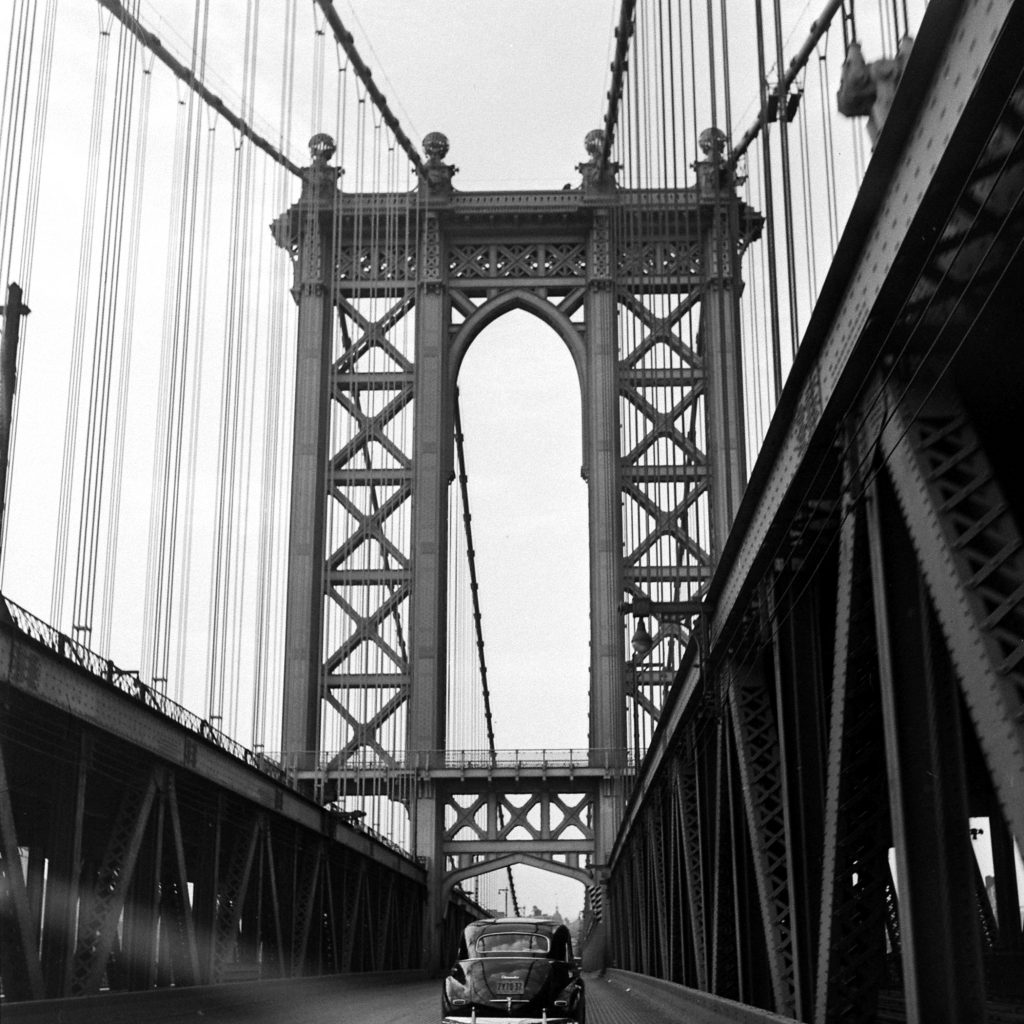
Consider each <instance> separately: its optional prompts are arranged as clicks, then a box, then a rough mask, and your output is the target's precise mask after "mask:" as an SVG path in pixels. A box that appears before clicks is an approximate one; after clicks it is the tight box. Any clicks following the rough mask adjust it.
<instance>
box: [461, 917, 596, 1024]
mask: <svg viewBox="0 0 1024 1024" xmlns="http://www.w3.org/2000/svg"><path fill="white" fill-rule="evenodd" d="M441 1012H442V1015H443V1017H444V1020H445V1021H446V1022H452V1024H455V1022H458V1024H465V1022H470V1021H475V1020H478V1019H480V1020H482V1019H483V1018H487V1017H502V1018H504V1019H505V1020H506V1021H508V1020H512V1021H522V1022H527V1021H529V1022H531V1024H532V1022H535V1021H547V1024H565V1022H568V1021H573V1022H576V1024H584V1022H585V1021H586V1004H585V1001H584V992H583V978H582V977H581V976H580V970H579V967H578V966H577V964H576V961H575V960H574V958H573V955H572V940H571V939H570V937H569V929H568V928H566V927H565V925H564V924H558V923H557V922H555V921H550V920H548V919H547V918H543V917H501V918H486V919H484V920H482V921H474V922H473V923H472V924H471V925H469V926H468V927H467V928H466V930H465V932H463V935H462V940H461V942H460V943H459V953H458V960H457V962H456V963H455V966H454V967H452V969H451V970H450V971H449V972H448V976H447V977H446V978H445V979H444V990H443V992H442V995H441Z"/></svg>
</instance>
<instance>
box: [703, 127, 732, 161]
mask: <svg viewBox="0 0 1024 1024" xmlns="http://www.w3.org/2000/svg"><path fill="white" fill-rule="evenodd" d="M726 142H728V139H726V137H725V132H723V131H722V129H721V128H705V129H704V131H702V132H701V133H700V136H699V138H698V139H697V143H698V145H699V146H700V151H701V152H702V153H703V154H704V155H705V156H707V157H712V158H714V157H722V156H724V155H725V145H726Z"/></svg>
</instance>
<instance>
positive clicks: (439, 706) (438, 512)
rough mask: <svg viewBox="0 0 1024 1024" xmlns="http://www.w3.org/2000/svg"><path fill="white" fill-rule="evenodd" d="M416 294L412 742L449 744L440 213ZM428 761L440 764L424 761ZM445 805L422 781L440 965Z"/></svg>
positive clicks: (433, 956) (424, 249) (446, 305)
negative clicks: (442, 812)
mask: <svg viewBox="0 0 1024 1024" xmlns="http://www.w3.org/2000/svg"><path fill="white" fill-rule="evenodd" d="M419 244H420V253H421V256H420V260H421V266H422V268H423V270H422V272H421V277H420V282H419V290H418V293H417V302H416V310H415V313H416V362H415V383H414V387H415V409H414V421H413V431H414V436H413V484H412V487H413V495H414V497H413V506H412V541H411V558H412V574H413V575H412V594H411V598H410V604H409V615H410V629H409V634H410V640H411V650H410V658H411V662H412V664H411V673H412V681H411V686H410V690H409V713H408V714H409V717H408V738H407V749H408V750H414V751H440V750H443V749H444V746H445V706H446V704H445V699H446V687H447V678H446V665H447V639H446V623H445V612H446V608H447V597H446V595H447V590H448V532H447V524H448V483H449V479H450V476H451V471H452V457H453V454H452V448H453V441H452V437H453V430H454V411H453V405H452V402H453V398H454V396H453V395H451V394H450V393H449V386H448V382H449V379H450V377H449V371H448V360H449V351H448V334H449V326H450V322H451V303H450V300H449V296H448V293H447V288H446V286H445V261H444V260H443V259H442V253H443V252H444V246H445V242H444V234H443V232H442V229H441V224H440V221H439V219H438V217H437V215H436V214H431V213H428V214H426V215H425V216H424V217H423V224H422V235H421V238H420V243H419ZM424 767H428V768H430V767H435V766H434V765H429V764H428V765H424ZM441 827H442V820H441V811H440V808H439V796H438V793H437V790H436V787H435V786H434V784H433V783H432V782H430V781H429V780H424V781H422V782H420V783H419V784H418V786H417V792H416V796H415V807H414V810H413V815H412V828H413V849H414V852H415V854H416V856H417V857H419V858H421V863H424V864H425V865H426V867H427V873H428V884H427V893H428V895H427V909H426V914H425V916H424V925H423V927H424V935H423V963H424V966H426V967H429V968H432V969H434V970H438V969H439V968H440V960H439V957H440V955H441V937H442V932H443V928H444V908H443V907H442V906H441V902H440V900H441V887H442V883H443V879H444V858H443V855H442V852H441Z"/></svg>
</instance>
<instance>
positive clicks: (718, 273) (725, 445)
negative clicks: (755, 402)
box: [700, 187, 747, 562]
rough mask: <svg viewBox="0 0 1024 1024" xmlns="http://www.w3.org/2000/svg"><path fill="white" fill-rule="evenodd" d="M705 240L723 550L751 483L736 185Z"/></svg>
mask: <svg viewBox="0 0 1024 1024" xmlns="http://www.w3.org/2000/svg"><path fill="white" fill-rule="evenodd" d="M716 200H717V204H716V205H717V206H718V208H717V209H716V210H715V212H714V214H713V217H712V221H711V226H710V228H709V230H708V233H707V237H706V238H705V241H704V265H705V267H706V268H707V275H708V277H707V282H706V284H705V285H704V292H703V297H702V300H701V307H700V312H701V318H700V330H701V339H702V341H703V345H704V352H705V361H704V365H705V372H706V385H705V388H706V395H707V427H708V442H707V449H708V452H707V455H708V462H709V464H710V466H711V502H710V506H711V550H712V553H713V556H714V560H715V561H716V562H717V559H718V558H719V556H720V555H721V553H722V548H723V547H724V546H725V539H726V537H728V536H729V531H730V529H731V528H732V523H733V520H734V519H735V518H736V510H737V509H738V508H739V504H740V499H741V498H742V497H743V491H744V488H745V487H746V483H747V454H746V441H745V437H744V427H743V423H744V410H743V366H742V362H741V349H740V328H739V292H740V289H741V288H742V282H741V280H740V276H739V254H738V237H739V227H738V224H739V207H738V200H737V198H736V196H735V195H734V194H733V191H732V188H731V187H730V188H728V189H725V190H723V191H721V192H720V193H718V194H717V195H716Z"/></svg>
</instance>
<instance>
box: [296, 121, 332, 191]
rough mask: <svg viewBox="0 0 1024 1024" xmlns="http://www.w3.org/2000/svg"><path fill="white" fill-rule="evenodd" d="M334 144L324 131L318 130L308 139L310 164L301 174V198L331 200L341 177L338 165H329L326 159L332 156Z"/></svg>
mask: <svg viewBox="0 0 1024 1024" xmlns="http://www.w3.org/2000/svg"><path fill="white" fill-rule="evenodd" d="M335 149H336V146H335V145H334V139H332V138H331V136H330V135H326V134H325V133H324V132H318V133H317V134H316V135H314V136H313V138H311V139H310V140H309V158H310V164H309V166H308V167H307V168H306V170H305V172H304V173H303V175H302V196H301V197H300V200H299V201H300V202H302V201H303V200H313V199H321V200H326V201H327V202H331V201H332V200H333V198H334V191H335V188H336V187H337V184H338V178H340V177H341V175H342V171H341V168H340V167H330V166H329V165H328V163H327V161H328V160H330V159H331V157H332V156H334V151H335Z"/></svg>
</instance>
